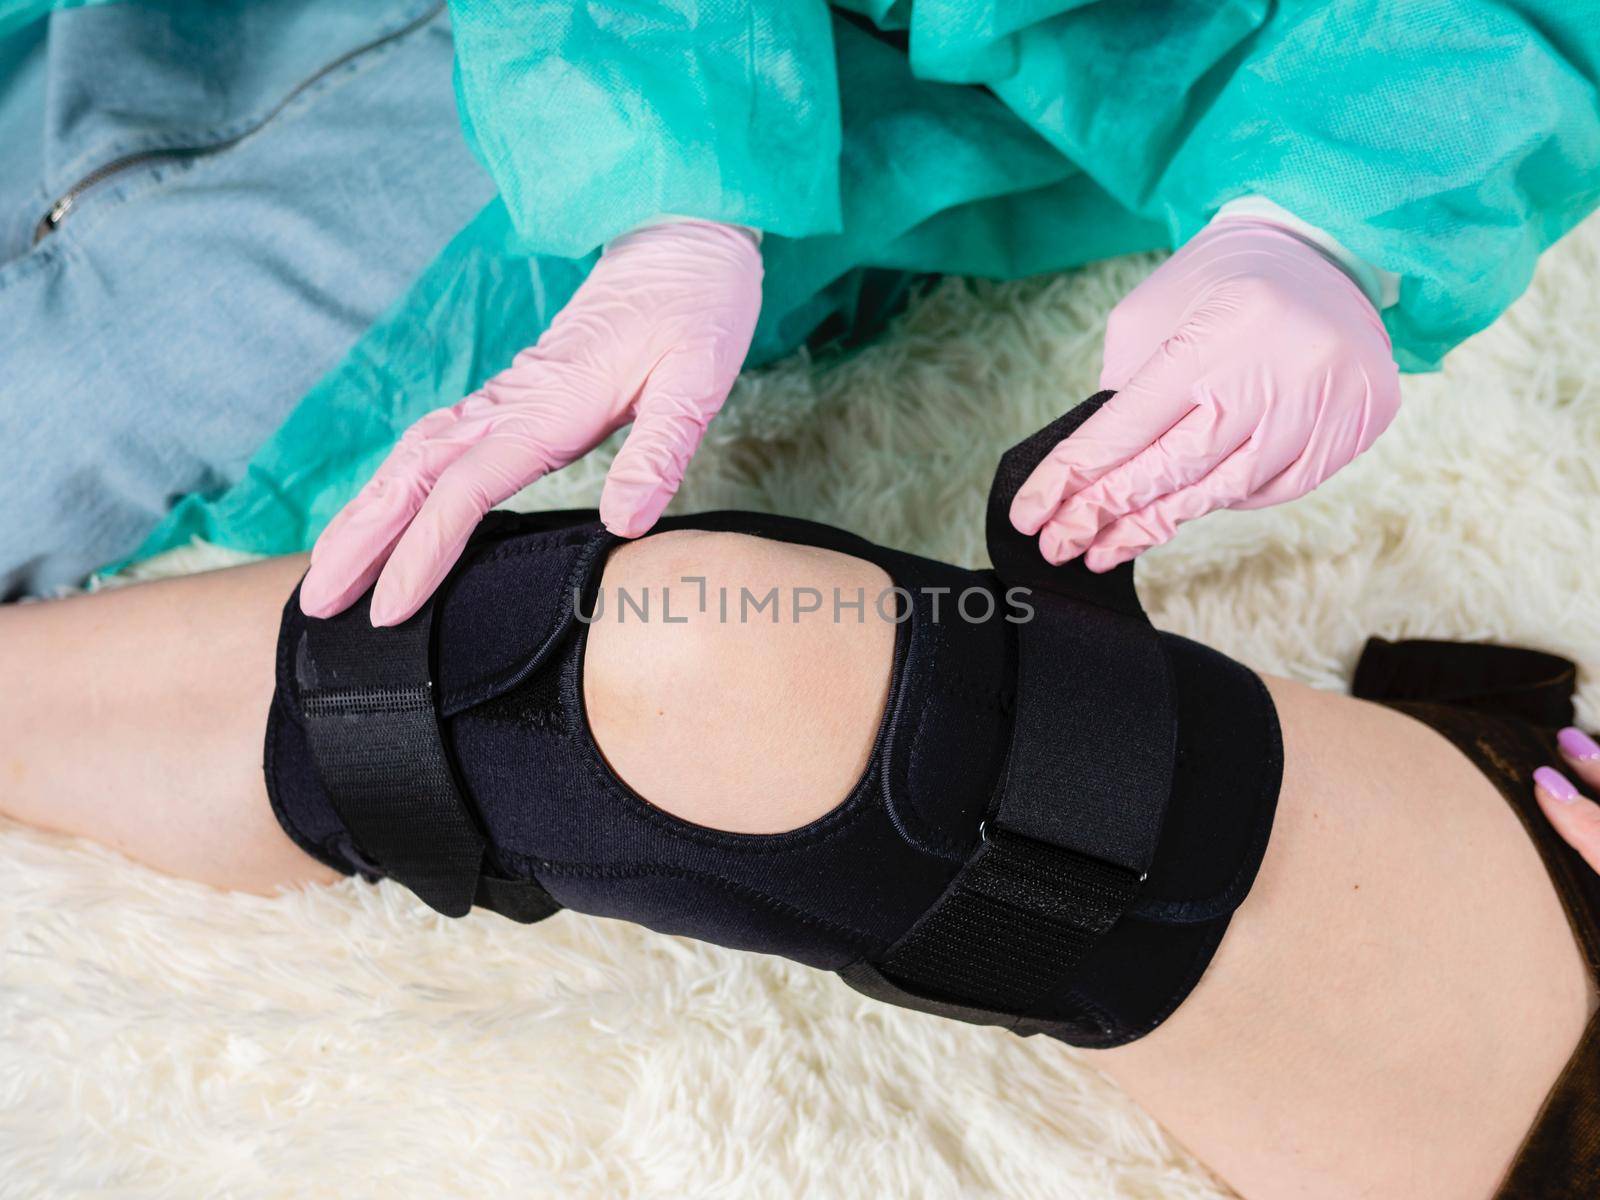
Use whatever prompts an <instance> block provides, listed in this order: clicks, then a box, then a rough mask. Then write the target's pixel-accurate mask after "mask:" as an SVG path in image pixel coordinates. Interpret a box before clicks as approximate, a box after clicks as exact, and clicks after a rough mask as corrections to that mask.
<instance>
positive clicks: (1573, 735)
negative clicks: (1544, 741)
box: [1556, 725, 1600, 764]
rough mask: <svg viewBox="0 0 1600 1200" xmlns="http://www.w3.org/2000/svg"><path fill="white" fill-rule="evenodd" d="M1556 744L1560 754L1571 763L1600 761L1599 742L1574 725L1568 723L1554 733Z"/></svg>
mask: <svg viewBox="0 0 1600 1200" xmlns="http://www.w3.org/2000/svg"><path fill="white" fill-rule="evenodd" d="M1556 744H1557V745H1559V746H1560V747H1561V753H1562V755H1563V756H1564V757H1565V758H1567V759H1568V760H1569V761H1571V762H1573V763H1584V764H1591V763H1600V743H1596V742H1595V740H1594V739H1593V738H1592V737H1590V736H1589V735H1588V734H1587V733H1585V732H1584V731H1583V730H1581V729H1579V728H1578V727H1577V726H1575V725H1569V726H1567V727H1566V728H1565V729H1563V730H1562V731H1561V732H1560V733H1558V734H1556Z"/></svg>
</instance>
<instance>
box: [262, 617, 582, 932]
mask: <svg viewBox="0 0 1600 1200" xmlns="http://www.w3.org/2000/svg"><path fill="white" fill-rule="evenodd" d="M370 600H371V593H370V592H369V593H368V594H367V595H366V596H364V597H363V598H362V599H361V600H360V601H359V602H358V603H357V604H355V605H354V606H353V607H351V608H350V609H348V610H347V611H345V612H343V613H340V614H339V615H338V616H335V617H331V618H328V619H327V620H316V619H308V620H307V621H306V625H305V630H304V632H303V633H302V634H301V638H300V643H299V645H298V646H297V647H296V653H295V677H296V683H297V686H298V690H299V699H300V707H301V711H302V713H303V714H304V718H305V724H306V735H307V740H308V742H309V744H310V747H311V755H312V758H313V760H314V761H315V763H316V767H317V773H318V775H319V777H320V778H321V780H322V784H323V786H324V787H325V788H326V789H327V792H328V798H329V800H330V801H331V802H332V804H333V808H334V811H335V812H337V813H338V814H339V817H340V819H341V820H343V821H344V823H345V827H346V828H347V829H349V831H350V834H351V836H352V837H353V838H354V839H355V842H356V845H357V846H358V847H359V848H360V850H361V853H362V854H363V855H365V856H366V857H368V858H369V859H371V860H372V861H373V862H374V863H375V864H376V865H377V866H378V867H379V868H380V869H381V870H382V871H383V873H384V874H386V875H388V876H390V877H392V878H393V879H395V880H396V881H397V882H399V883H402V884H404V885H405V886H406V887H408V888H410V889H411V890H412V891H413V892H415V893H416V894H417V895H418V896H419V897H420V898H421V899H422V900H423V901H424V902H425V903H427V904H428V905H429V906H430V907H432V908H434V909H436V910H438V911H439V912H441V913H444V914H445V915H446V916H450V917H461V916H465V915H466V914H467V912H468V911H469V910H470V909H471V908H472V906H473V904H474V903H477V904H479V905H481V906H482V907H485V908H488V909H491V910H492V911H494V912H498V913H500V914H501V915H503V916H506V917H509V918H511V919H512V920H514V921H537V920H539V919H541V918H543V917H547V916H549V915H550V914H551V913H553V912H555V911H556V910H557V909H559V907H560V906H559V905H558V904H556V902H555V901H554V900H552V899H551V898H550V896H549V894H548V893H547V892H546V891H545V890H544V888H543V887H541V886H540V885H539V883H538V882H537V881H536V880H532V879H529V880H513V879H496V878H492V877H488V876H485V875H484V874H483V861H484V851H485V847H486V842H485V839H484V836H483V834H482V833H481V832H480V831H479V829H478V826H477V822H476V821H475V820H474V819H473V817H472V814H471V813H470V812H469V811H468V809H467V805H466V802H465V801H464V800H463V799H462V796H461V792H460V790H459V788H458V787H457V786H456V781H455V772H454V770H453V769H452V768H451V765H450V759H449V755H448V754H447V752H446V750H445V747H444V740H443V737H442V736H441V733H440V729H439V721H438V715H437V711H436V708H435V699H434V694H433V691H434V689H433V682H432V674H431V669H430V645H431V641H432V626H433V603H432V601H430V602H429V603H428V604H427V605H425V606H424V607H423V608H422V610H421V611H419V612H418V613H417V614H416V615H415V616H414V617H412V618H411V619H410V620H408V621H406V622H405V623H404V624H403V625H399V626H396V627H394V628H388V629H375V628H373V626H372V622H371V619H370V617H369V610H368V606H369V602H370ZM291 603H298V600H294V601H291Z"/></svg>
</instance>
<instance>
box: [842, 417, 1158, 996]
mask: <svg viewBox="0 0 1600 1200" xmlns="http://www.w3.org/2000/svg"><path fill="white" fill-rule="evenodd" d="M1109 396H1110V393H1102V394H1100V395H1098V396H1095V397H1094V398H1092V399H1091V400H1089V401H1087V402H1085V403H1084V404H1082V405H1079V406H1078V407H1077V408H1075V409H1074V410H1073V411H1072V412H1070V413H1068V414H1066V415H1065V416H1063V417H1061V418H1059V419H1058V420H1056V421H1054V422H1052V423H1051V424H1050V425H1048V426H1046V427H1045V428H1044V429H1041V430H1040V431H1039V432H1038V433H1036V434H1034V435H1033V436H1032V437H1030V438H1028V439H1027V440H1026V441H1023V442H1021V443H1020V444H1018V445H1017V446H1015V447H1013V448H1012V449H1011V450H1010V451H1008V452H1007V453H1006V454H1005V456H1004V457H1003V458H1002V459H1001V462H1000V467H999V469H998V470H997V471H996V473H995V478H994V483H993V485H992V486H991V488H990V492H989V506H988V515H987V529H986V533H987V538H988V544H989V555H990V558H991V559H992V560H993V562H994V567H995V571H996V573H997V574H998V575H999V576H1000V579H1001V580H1002V582H1004V583H1005V584H1007V585H1008V586H1009V587H1012V588H1016V587H1026V588H1028V589H1029V591H1030V593H1031V594H1030V603H1031V604H1032V605H1033V606H1034V608H1035V610H1036V611H1035V616H1034V619H1033V620H1031V621H1027V622H1024V623H1022V624H1021V625H1019V626H1018V630H1017V637H1018V643H1019V646H1018V655H1017V662H1018V665H1017V671H1018V676H1017V692H1016V706H1015V717H1014V723H1013V726H1012V734H1011V746H1010V751H1009V754H1008V756H1007V760H1006V767H1005V774H1004V778H1003V781H1002V783H1001V787H1000V790H999V796H998V800H997V802H996V806H995V810H994V812H993V815H992V816H991V817H990V818H989V819H988V820H987V821H986V822H985V824H984V826H983V828H982V834H983V837H982V841H981V844H980V846H979V847H978V849H977V851H976V853H975V854H974V855H973V856H972V858H971V859H970V860H969V861H968V862H967V864H966V865H965V867H963V869H962V870H961V872H960V873H959V874H957V876H956V877H955V879H954V880H953V882H952V883H951V886H950V888H949V889H948V890H947V891H946V893H945V894H944V896H942V897H941V898H940V900H939V901H938V902H937V903H936V904H935V905H934V906H933V907H932V908H931V909H930V910H929V911H928V913H927V914H926V915H925V916H924V917H923V919H922V920H921V921H919V922H918V923H917V924H916V926H914V927H913V928H912V929H911V931H910V932H909V933H908V934H907V935H906V937H905V938H904V939H902V941H901V942H900V943H899V944H897V945H895V946H894V947H892V948H891V949H890V951H889V952H888V954H887V955H885V956H884V957H883V959H882V960H881V961H880V962H879V963H877V964H866V963H861V964H856V965H855V966H853V967H852V968H850V969H849V970H848V971H847V972H846V973H845V976H844V977H845V979H846V982H848V983H850V984H851V985H852V986H854V987H856V988H857V989H858V990H860V991H863V992H866V993H867V994H869V995H872V996H874V997H876V998H878V999H883V1000H889V1001H892V1002H895V1003H899V1004H902V1005H904V1006H906V1007H913V1008H920V1009H923V1010H924V1011H930V1012H936V1013H941V1014H943V1015H948V1016H959V1017H960V1018H961V1019H963V1020H968V1021H977V1022H981V1023H985V1024H1002V1025H1006V1026H1008V1027H1012V1028H1017V1027H1018V1018H1023V1017H1026V1016H1028V1015H1029V1014H1031V1013H1032V1012H1033V1011H1034V1010H1035V1009H1036V1008H1037V1007H1038V1005H1039V1004H1040V1002H1041V1001H1042V1000H1044V999H1045V998H1046V997H1048V996H1050V995H1051V994H1052V993H1053V992H1054V991H1055V990H1056V989H1057V987H1058V986H1059V985H1060V983H1061V981H1062V980H1063V979H1064V978H1065V977H1066V976H1067V975H1068V974H1069V973H1070V972H1071V970H1072V969H1073V967H1074V966H1075V965H1076V964H1077V963H1078V962H1079V961H1080V960H1081V959H1082V958H1083V956H1084V955H1085V954H1087V953H1088V952H1089V951H1090V950H1091V949H1092V948H1093V947H1094V946H1095V944H1096V943H1097V942H1098V941H1099V939H1100V938H1101V937H1103V936H1104V935H1105V933H1106V931H1107V930H1109V929H1110V928H1111V927H1112V926H1113V925H1115V924H1116V922H1117V921H1118V920H1119V919H1120V918H1121V917H1122V915H1123V914H1124V913H1125V912H1126V911H1127V910H1128V908H1129V906H1130V905H1131V904H1132V903H1133V901H1134V898H1135V897H1136V896H1137V894H1138V891H1139V885H1140V884H1141V883H1142V882H1143V881H1144V879H1145V876H1146V873H1147V872H1148V871H1149V869H1150V864H1151V861H1152V859H1153V858H1154V856H1155V852H1156V846H1157V844H1158V842H1159V840H1160V836H1161V830H1162V825H1163V820H1164V817H1165V813H1166V807H1167V799H1168V797H1169V795H1170V794H1171V791H1172V773H1173V755H1174V745H1175V742H1176V737H1177V723H1176V718H1175V710H1174V704H1173V699H1172V694H1171V680H1170V678H1169V675H1168V670H1167V665H1166V658H1165V654H1164V652H1163V650H1162V647H1161V643H1160V641H1159V639H1158V637H1157V634H1156V631H1155V629H1154V628H1153V627H1152V626H1151V624H1150V621H1149V618H1148V617H1146V615H1145V613H1144V609H1143V608H1142V607H1141V606H1140V604H1139V600H1138V596H1137V594H1136V593H1135V591H1134V588H1133V568H1132V565H1131V564H1129V563H1124V564H1123V565H1121V566H1119V567H1117V568H1116V569H1115V570H1113V571H1110V572H1107V573H1105V574H1103V575H1096V574H1094V573H1092V572H1090V571H1089V570H1088V568H1086V567H1085V566H1084V565H1083V563H1082V560H1081V559H1079V560H1074V561H1072V562H1070V563H1067V564H1065V565H1063V566H1053V565H1051V564H1050V563H1048V562H1047V561H1046V560H1045V559H1044V558H1043V557H1042V556H1041V555H1040V554H1039V550H1038V545H1037V543H1036V541H1035V540H1034V539H1033V538H1029V537H1026V536H1024V535H1023V534H1021V533H1020V532H1018V531H1017V529H1016V528H1015V527H1014V526H1013V525H1012V524H1011V519H1010V508H1011V501H1012V499H1013V498H1014V497H1015V495H1016V493H1017V490H1018V489H1019V488H1020V487H1021V486H1022V483H1023V481H1024V480H1026V479H1027V477H1028V476H1029V475H1030V474H1031V473H1032V472H1033V470H1034V468H1035V467H1037V466H1038V465H1039V463H1040V462H1041V461H1042V460H1043V458H1044V456H1045V455H1046V454H1048V453H1049V451H1050V450H1051V449H1052V448H1053V447H1054V446H1055V445H1056V444H1057V443H1058V442H1060V441H1061V440H1062V439H1063V438H1065V437H1066V436H1068V435H1069V434H1070V433H1072V431H1073V430H1075V429H1076V428H1077V427H1078V426H1079V425H1080V424H1082V423H1083V421H1084V420H1085V419H1087V418H1088V416H1089V415H1090V414H1092V413H1093V412H1094V411H1095V410H1096V409H1098V408H1099V407H1100V405H1101V404H1102V403H1104V402H1105V400H1106V399H1108V398H1109ZM1085 697H1094V702H1093V703H1084V698H1085ZM1108 745H1118V746H1119V747H1122V748H1123V752H1121V753H1118V754H1115V755H1113V754H1108V753H1107V752H1106V747H1107V746H1108ZM1048 1025H1049V1022H1048V1020H1047V1021H1046V1025H1045V1026H1044V1027H1048Z"/></svg>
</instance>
